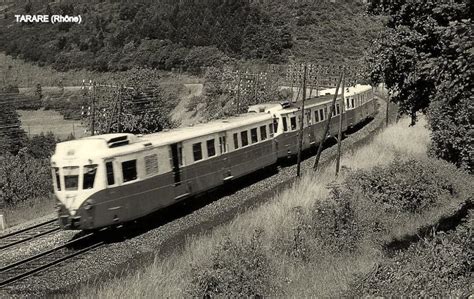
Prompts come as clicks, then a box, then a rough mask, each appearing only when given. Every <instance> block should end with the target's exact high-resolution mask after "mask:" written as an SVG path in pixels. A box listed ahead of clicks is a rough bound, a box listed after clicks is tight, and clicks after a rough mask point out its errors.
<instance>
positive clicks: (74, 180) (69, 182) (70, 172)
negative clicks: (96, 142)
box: [63, 166, 79, 191]
mask: <svg viewBox="0 0 474 299" xmlns="http://www.w3.org/2000/svg"><path fill="white" fill-rule="evenodd" d="M63 171H64V189H66V191H73V190H77V189H78V188H79V167H78V166H68V167H64V168H63Z"/></svg>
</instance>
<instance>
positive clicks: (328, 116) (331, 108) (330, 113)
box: [313, 71, 344, 171]
mask: <svg viewBox="0 0 474 299" xmlns="http://www.w3.org/2000/svg"><path fill="white" fill-rule="evenodd" d="M343 73H344V71H343ZM343 73H341V75H340V76H339V80H338V81H337V86H336V93H335V94H334V98H333V100H332V103H331V107H329V113H328V115H327V120H326V127H325V129H324V134H323V136H322V138H321V142H320V143H319V147H318V153H317V154H316V160H315V161H314V165H313V170H315V171H316V170H317V169H318V164H319V159H320V158H321V152H322V150H323V144H324V141H326V136H327V135H328V132H329V126H330V124H331V117H332V113H333V112H334V105H335V104H336V99H337V95H338V92H339V86H341V81H342V76H343Z"/></svg>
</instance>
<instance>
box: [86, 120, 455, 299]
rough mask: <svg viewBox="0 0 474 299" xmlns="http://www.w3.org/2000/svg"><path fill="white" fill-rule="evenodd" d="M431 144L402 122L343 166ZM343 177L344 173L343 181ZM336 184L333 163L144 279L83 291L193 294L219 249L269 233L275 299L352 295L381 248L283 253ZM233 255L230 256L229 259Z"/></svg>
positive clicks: (400, 226)
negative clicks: (306, 214) (303, 215)
mask: <svg viewBox="0 0 474 299" xmlns="http://www.w3.org/2000/svg"><path fill="white" fill-rule="evenodd" d="M428 142H429V132H428V131H427V130H426V129H425V127H424V121H422V122H421V123H419V124H418V125H417V126H416V127H412V128H409V127H408V120H402V121H401V122H400V123H399V124H396V125H392V126H391V127H389V128H388V129H386V130H385V131H384V132H382V133H381V134H380V135H378V136H377V137H376V138H375V139H374V141H373V142H372V143H371V144H370V145H367V146H366V147H364V148H362V149H361V150H358V151H356V152H355V153H347V154H346V155H345V156H344V159H343V162H342V165H344V166H346V167H350V168H353V169H356V168H371V167H373V166H375V165H383V164H388V163H389V162H390V161H392V160H394V159H395V158H396V157H400V158H402V159H408V158H415V159H425V158H426V149H427V145H428ZM343 177H344V173H343V175H342V176H341V177H339V179H338V181H341V180H342V179H343ZM330 183H334V166H333V165H331V166H330V167H328V168H326V169H324V170H322V171H321V172H319V173H317V174H316V175H312V174H307V175H306V176H305V177H304V178H303V179H302V181H301V182H300V183H297V184H295V185H294V186H293V187H292V188H291V189H290V190H287V191H285V192H283V193H282V194H280V195H279V196H277V197H276V198H275V199H274V200H272V201H271V202H269V203H268V204H265V205H264V206H261V207H259V208H257V209H255V210H252V211H248V212H246V213H243V214H241V215H239V216H238V217H237V218H236V219H235V220H234V221H232V222H231V223H230V224H228V225H225V226H223V227H219V228H216V229H215V230H213V231H212V232H210V233H209V234H207V235H204V236H198V237H192V238H191V239H190V240H188V242H187V243H186V245H185V249H184V251H183V252H182V253H177V254H173V255H171V256H169V257H168V258H166V259H165V260H156V261H155V263H154V264H153V265H151V266H150V267H148V268H147V269H144V270H143V271H142V272H140V273H138V274H133V275H131V276H130V277H126V278H119V279H117V280H115V281H111V282H108V283H106V284H105V285H102V286H100V287H99V288H96V287H95V286H92V287H90V288H84V289H82V290H80V293H81V295H83V296H87V297H90V296H92V297H101V298H103V297H105V298H116V297H132V298H133V297H142V296H145V297H153V296H156V295H157V294H159V295H160V296H162V297H180V296H185V295H189V293H186V291H189V283H190V282H191V281H192V280H193V279H196V276H195V275H196V273H197V272H198V273H201V274H202V273H203V272H199V271H200V270H203V271H207V270H205V269H212V267H213V266H212V263H213V262H212V258H213V256H214V257H215V254H214V253H215V252H216V248H217V247H218V246H220V245H219V244H222V243H223V241H224V240H230V242H231V244H243V243H246V242H247V243H248V242H250V241H249V240H250V239H252V236H254V235H255V234H254V232H255V231H263V233H261V239H262V245H261V246H262V248H263V249H262V250H263V251H264V252H265V255H266V256H267V257H268V258H269V263H270V266H271V269H272V270H271V272H272V273H273V274H272V277H273V279H272V284H273V289H274V290H280V291H281V290H284V293H279V292H276V293H275V294H273V295H284V296H290V297H291V296H296V297H300V296H314V295H315V294H318V296H321V297H326V296H331V297H337V296H340V295H341V294H344V292H347V290H348V289H349V288H350V286H351V284H353V283H354V280H355V278H356V277H357V275H360V274H364V273H368V272H369V271H370V270H371V269H372V267H373V266H374V265H375V264H376V263H378V262H381V261H383V258H384V257H383V256H382V255H381V252H380V251H379V250H378V249H376V247H374V246H373V244H370V242H367V244H360V247H361V250H360V251H359V252H358V254H350V256H337V257H334V256H328V255H325V253H324V252H316V253H314V252H313V253H312V254H316V256H319V258H316V259H312V260H311V261H309V262H305V263H301V262H298V261H296V262H295V260H294V259H292V258H290V257H288V256H287V255H281V254H279V253H278V246H280V245H281V244H280V243H279V242H280V241H281V240H282V239H283V240H285V239H286V237H290V238H291V236H292V229H293V227H295V222H294V221H295V220H294V218H293V217H291V216H289V215H291V214H292V212H293V211H294V209H295V208H296V207H303V209H304V210H305V209H310V207H311V206H312V205H313V204H314V202H315V201H319V200H323V199H324V198H327V196H328V189H327V188H326V186H327V185H328V184H330ZM456 204H459V203H453V204H452V205H450V204H447V205H445V206H442V207H441V208H439V209H438V210H435V211H432V212H430V213H426V214H423V216H415V217H412V218H411V219H398V220H395V221H393V226H392V228H391V233H390V234H389V235H387V236H386V237H387V239H393V238H396V237H399V236H402V235H405V234H407V233H413V232H415V231H416V230H417V229H418V228H419V227H420V226H423V225H425V224H427V223H433V222H435V221H436V219H438V218H439V217H440V215H441V214H443V213H445V212H446V211H447V210H449V209H450V208H452V207H453V206H454V205H456ZM285 235H287V236H285ZM278 240H280V241H278ZM224 243H225V242H224ZM237 247H239V246H237ZM229 255H231V254H229ZM226 258H227V256H226V255H224V259H226ZM209 267H211V268H209ZM196 271H197V272H196ZM210 271H212V270H210ZM204 273H205V272H204Z"/></svg>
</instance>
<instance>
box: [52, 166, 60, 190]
mask: <svg viewBox="0 0 474 299" xmlns="http://www.w3.org/2000/svg"><path fill="white" fill-rule="evenodd" d="M53 178H54V182H55V183H56V189H57V190H58V191H61V179H60V177H59V168H58V167H53Z"/></svg>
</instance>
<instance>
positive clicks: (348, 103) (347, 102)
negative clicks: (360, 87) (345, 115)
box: [346, 98, 351, 109]
mask: <svg viewBox="0 0 474 299" xmlns="http://www.w3.org/2000/svg"><path fill="white" fill-rule="evenodd" d="M350 108H351V99H349V98H347V99H346V109H350Z"/></svg>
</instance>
